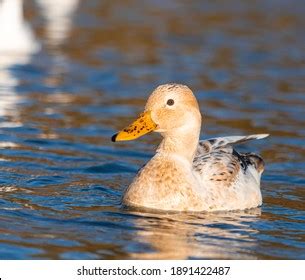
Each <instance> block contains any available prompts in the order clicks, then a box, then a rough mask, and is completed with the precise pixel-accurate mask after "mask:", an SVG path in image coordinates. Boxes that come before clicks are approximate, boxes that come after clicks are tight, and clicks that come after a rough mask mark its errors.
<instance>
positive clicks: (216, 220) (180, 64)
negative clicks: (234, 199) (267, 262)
mask: <svg viewBox="0 0 305 280" xmlns="http://www.w3.org/2000/svg"><path fill="white" fill-rule="evenodd" d="M9 1H13V0H9ZM14 1H15V0H14ZM50 2H54V1H38V0H37V1H36V2H33V1H26V3H25V16H26V20H27V23H29V24H30V25H29V26H28V28H29V30H31V34H30V35H29V34H27V33H25V35H24V36H26V38H27V39H28V40H29V42H30V43H29V44H28V45H27V46H24V48H23V43H24V42H25V40H24V41H23V42H21V40H19V41H18V43H14V44H12V46H13V47H16V48H17V50H18V48H21V49H22V48H23V50H22V51H20V52H18V51H15V52H13V51H11V52H8V53H6V54H5V55H3V53H2V55H1V60H0V61H1V63H0V98H1V100H0V225H1V226H0V258H1V259H83V258H84V259H146V258H148V259H172V258H173V259H197V258H200V259H201V258H204V259H214V258H220V259H223V258H224V259H304V258H305V223H304V222H305V216H304V210H305V207H304V195H305V188H304V186H305V173H304V168H305V146H304V136H305V125H304V124H305V95H304V92H305V82H304V77H305V56H304V53H305V37H304V26H305V19H304V13H305V6H304V3H302V1H272V0H269V1H262V0H261V1H250V0H249V1H241V0H240V1H229V2H228V1H221V0H219V1H192V4H190V3H189V1H170V0H163V1H132V0H130V1H124V2H122V1H119V2H116V1H111V2H107V3H106V2H105V3H104V2H103V1H97V0H96V1H77V0H70V1H64V2H65V3H66V7H61V9H56V7H57V6H56V5H55V6H50V5H48V4H49V3H50ZM55 2H56V1H55ZM59 2H63V1H59ZM52 7H53V8H52ZM54 7H55V8H54ZM23 26H25V23H23ZM17 29H18V28H17ZM16 32H22V31H20V30H19V31H16ZM23 32H24V31H23ZM1 34H3V33H1ZM3 36H4V35H2V38H1V42H0V46H3V45H4V42H8V41H7V40H4V39H3ZM20 36H21V35H20ZM18 38H20V37H18ZM24 44H25V43H24ZM34 46H35V47H34ZM172 81H176V82H180V83H186V84H188V85H189V86H190V87H191V88H192V89H193V90H194V92H195V93H196V95H197V98H198V100H199V102H200V107H201V111H202V114H203V116H204V124H203V130H202V138H204V137H212V136H219V135H243V134H245V135H246V134H251V133H270V134H271V137H270V138H268V139H265V140H261V141H256V142H251V143H249V144H247V145H245V146H242V147H240V149H241V150H242V151H247V150H251V151H256V152H259V153H260V154H261V155H262V156H263V158H264V159H265V161H266V171H265V173H264V175H263V178H262V192H263V198H264V204H263V206H262V207H261V208H260V209H253V210H248V211H242V212H233V213H210V214H205V213H200V214H195V213H189V214H179V213H154V212H149V211H142V210H139V209H128V208H127V209H124V208H121V206H120V198H121V195H122V192H123V191H124V189H125V188H126V186H127V185H128V184H129V183H130V181H131V179H132V178H133V177H134V176H135V173H136V171H137V169H138V168H139V167H140V166H141V165H142V164H143V163H145V162H146V161H147V160H148V159H149V158H150V157H151V156H152V155H153V153H154V150H155V148H156V145H157V144H158V142H159V141H160V137H159V136H158V135H155V134H151V135H149V136H146V137H143V138H141V139H139V140H137V141H134V142H126V143H115V144H113V143H112V142H111V141H110V137H111V136H112V134H113V133H115V132H116V131H117V130H118V129H120V128H122V127H124V126H125V125H126V124H128V123H129V122H130V121H131V120H133V119H134V117H135V116H136V115H137V114H138V113H139V112H140V111H141V110H142V109H143V106H144V104H145V100H146V98H147V96H148V95H149V93H150V91H151V90H152V89H154V88H155V87H156V86H157V85H158V84H162V83H165V82H172Z"/></svg>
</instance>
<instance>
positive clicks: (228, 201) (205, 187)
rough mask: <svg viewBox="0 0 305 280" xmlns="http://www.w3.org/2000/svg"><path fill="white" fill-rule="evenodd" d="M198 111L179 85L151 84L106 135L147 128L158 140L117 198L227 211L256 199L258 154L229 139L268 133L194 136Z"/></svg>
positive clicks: (121, 137) (132, 134) (126, 136)
mask: <svg viewBox="0 0 305 280" xmlns="http://www.w3.org/2000/svg"><path fill="white" fill-rule="evenodd" d="M200 129H201V114H200V110H199V106H198V103H197V100H196V97H195V96H194V94H193V92H192V91H191V90H190V89H189V88H188V87H187V86H185V85H181V84H165V85H161V86H159V87H157V88H156V89H155V90H154V91H153V92H152V94H151V95H150V97H149V98H148V101H147V103H146V106H145V110H144V112H143V113H142V114H140V116H139V117H138V119H137V120H136V121H134V122H133V123H132V124H131V125H129V126H128V127H126V128H125V129H123V130H122V131H120V132H118V133H117V134H115V135H113V136H112V141H114V142H116V141H127V140H133V139H136V138H138V137H140V136H143V135H145V134H147V133H149V132H151V131H155V132H159V133H160V134H161V135H162V137H163V140H162V142H161V144H160V145H159V147H158V149H157V151H156V154H155V155H154V156H153V157H152V158H151V159H150V161H148V162H147V163H146V164H145V165H144V166H143V167H142V168H141V169H140V170H139V172H138V174H137V175H136V177H135V178H134V180H133V181H132V183H131V184H130V186H129V187H128V188H127V189H126V191H125V193H124V195H123V198H122V202H123V204H125V205H128V206H135V207H145V208H151V209H155V210H165V211H221V210H224V211H229V210H242V209H248V208H254V207H258V206H260V205H261V204H262V195H261V191H260V178H261V174H262V172H263V171H264V162H263V160H262V158H261V157H260V156H258V155H256V154H253V153H245V154H241V153H238V152H237V151H236V150H235V149H234V148H233V145H234V144H240V143H243V142H246V141H248V140H252V139H262V138H265V137H267V136H268V134H256V135H250V136H229V137H219V138H213V139H208V140H203V141H199V135H200Z"/></svg>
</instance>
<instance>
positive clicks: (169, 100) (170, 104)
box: [166, 99, 175, 106]
mask: <svg viewBox="0 0 305 280" xmlns="http://www.w3.org/2000/svg"><path fill="white" fill-rule="evenodd" d="M174 103H175V101H174V99H168V100H167V102H166V104H167V105H169V106H172V105H174Z"/></svg>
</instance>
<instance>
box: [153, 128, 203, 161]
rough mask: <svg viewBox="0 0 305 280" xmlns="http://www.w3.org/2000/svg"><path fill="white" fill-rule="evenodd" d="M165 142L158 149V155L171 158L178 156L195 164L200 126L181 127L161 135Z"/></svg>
mask: <svg viewBox="0 0 305 280" xmlns="http://www.w3.org/2000/svg"><path fill="white" fill-rule="evenodd" d="M161 135H162V136H163V140H162V142H161V144H160V145H159V147H158V150H157V153H158V154H159V155H162V156H166V157H169V156H171V155H176V156H179V157H182V158H184V159H186V160H187V161H188V162H189V163H190V164H192V163H193V160H194V156H195V153H196V150H197V146H198V141H199V135H200V126H198V127H197V126H196V127H189V126H187V127H180V128H177V129H173V130H172V131H169V132H168V131H167V132H165V133H161Z"/></svg>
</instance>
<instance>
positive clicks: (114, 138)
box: [111, 134, 118, 142]
mask: <svg viewBox="0 0 305 280" xmlns="http://www.w3.org/2000/svg"><path fill="white" fill-rule="evenodd" d="M117 135H118V134H114V135H113V136H112V137H111V141H112V142H115V141H116V137H117Z"/></svg>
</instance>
